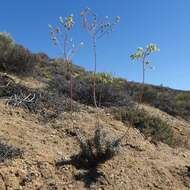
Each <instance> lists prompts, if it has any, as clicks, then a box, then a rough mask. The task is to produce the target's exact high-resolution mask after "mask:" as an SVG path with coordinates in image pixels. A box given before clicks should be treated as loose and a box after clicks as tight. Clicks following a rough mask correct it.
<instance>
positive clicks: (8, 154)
mask: <svg viewBox="0 0 190 190" xmlns="http://www.w3.org/2000/svg"><path fill="white" fill-rule="evenodd" d="M22 154H23V152H22V151H21V150H20V149H18V148H15V147H12V146H9V145H6V144H3V143H0V163H1V162H4V161H5V160H7V159H13V158H16V157H19V156H21V155H22Z"/></svg>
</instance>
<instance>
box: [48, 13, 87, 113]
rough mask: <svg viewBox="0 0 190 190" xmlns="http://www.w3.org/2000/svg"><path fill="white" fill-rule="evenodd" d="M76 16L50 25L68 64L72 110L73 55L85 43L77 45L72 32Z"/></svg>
mask: <svg viewBox="0 0 190 190" xmlns="http://www.w3.org/2000/svg"><path fill="white" fill-rule="evenodd" d="M74 23H75V22H74V16H73V15H72V14H71V15H69V16H68V17H66V18H65V19H63V18H62V17H59V26H58V27H53V26H52V25H50V24H49V25H48V26H49V29H50V34H51V39H52V42H53V44H54V45H57V46H58V47H59V49H60V50H61V52H62V53H63V59H64V62H65V63H66V64H67V71H68V73H69V82H70V110H71V111H72V110H73V68H72V60H71V59H72V57H73V56H74V55H75V54H76V53H77V51H78V50H79V49H80V48H81V47H82V46H83V45H84V43H83V42H80V44H78V45H75V43H74V42H73V40H72V38H71V36H70V33H71V31H72V29H73V27H74Z"/></svg>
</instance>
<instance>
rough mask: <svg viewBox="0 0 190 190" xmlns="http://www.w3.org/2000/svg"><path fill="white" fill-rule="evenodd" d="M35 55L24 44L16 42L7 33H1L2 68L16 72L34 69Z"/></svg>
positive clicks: (0, 63) (0, 67)
mask: <svg viewBox="0 0 190 190" xmlns="http://www.w3.org/2000/svg"><path fill="white" fill-rule="evenodd" d="M34 62H35V56H34V55H33V54H31V52H30V51H29V50H28V49H25V48H24V47H23V46H21V45H18V44H15V43H14V41H13V39H12V38H11V37H10V36H9V35H8V34H5V33H0V70H2V71H5V72H11V73H16V74H26V73H29V72H31V71H32V69H33V66H34Z"/></svg>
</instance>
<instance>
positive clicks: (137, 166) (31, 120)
mask: <svg viewBox="0 0 190 190" xmlns="http://www.w3.org/2000/svg"><path fill="white" fill-rule="evenodd" d="M149 109H152V110H151V113H153V112H154V113H155V114H157V113H156V111H157V110H156V109H153V108H149ZM100 112H101V118H100V120H101V124H102V125H103V126H104V129H105V130H106V132H107V133H108V134H110V135H111V136H116V137H118V136H121V135H122V134H124V133H125V132H127V136H126V138H125V139H124V140H123V145H122V146H123V148H122V150H121V152H120V153H119V155H117V156H116V157H114V158H113V159H112V160H109V161H108V162H106V163H105V164H104V165H101V166H100V167H99V168H98V170H97V171H84V170H82V169H77V168H76V167H75V166H74V165H64V166H62V167H56V162H57V161H59V160H61V159H63V158H64V159H67V158H69V157H70V156H72V155H75V154H77V153H79V150H80V149H79V144H78V142H77V140H76V136H75V134H74V133H73V132H72V131H73V127H75V126H77V127H79V128H81V129H82V130H84V131H85V133H86V134H87V135H89V136H90V135H92V133H93V132H94V129H95V122H96V120H95V118H96V112H95V110H94V109H93V108H91V107H85V106H84V107H82V108H81V110H80V112H78V113H74V121H73V122H71V119H70V116H69V114H68V113H63V114H61V115H60V116H59V118H57V119H55V120H54V121H53V122H50V123H46V124H45V123H42V122H39V120H38V119H37V116H36V115H32V114H31V113H27V112H26V111H24V110H22V109H20V108H12V107H10V106H7V105H5V104H4V102H3V101H1V102H0V137H1V141H3V142H6V143H8V144H9V145H12V146H14V147H17V148H20V149H21V150H23V155H22V156H21V157H17V158H15V159H12V160H6V161H5V162H2V163H0V189H1V190H21V189H23V190H63V189H81V190H82V189H106V190H107V189H110V190H111V189H113V190H115V189H118V190H119V189H121V190H124V189H125V190H149V189H151V190H154V189H155V190H157V189H167V190H168V189H171V190H173V189H176V190H187V189H190V171H189V170H190V159H189V158H190V150H189V149H188V148H183V147H180V148H171V147H169V146H168V145H165V144H162V143H159V144H157V145H155V144H151V143H150V142H149V141H148V140H146V139H145V138H144V137H143V136H142V135H141V134H140V132H139V131H138V130H136V129H134V128H129V127H128V126H126V125H124V124H123V123H121V122H120V121H116V120H114V119H113V117H112V116H111V115H110V114H107V113H105V112H104V110H100ZM159 113H160V112H159ZM168 118H170V117H169V116H168ZM73 125H74V126H73ZM175 125H176V127H180V126H181V125H182V123H181V121H179V120H177V119H176V120H175ZM182 127H183V128H182V129H184V133H186V130H185V129H187V131H188V130H189V129H188V127H189V126H187V125H183V126H182ZM187 135H188V134H187Z"/></svg>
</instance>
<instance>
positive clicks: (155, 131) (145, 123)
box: [112, 107, 174, 146]
mask: <svg viewBox="0 0 190 190" xmlns="http://www.w3.org/2000/svg"><path fill="white" fill-rule="evenodd" d="M112 112H113V114H114V116H115V118H116V119H118V120H121V121H122V122H124V123H129V124H132V125H133V126H134V127H135V128H137V129H139V131H140V132H142V133H143V134H144V135H145V137H151V142H158V141H160V142H163V143H165V144H168V145H171V146H172V145H174V135H173V131H172V129H171V127H170V126H168V124H167V123H166V122H164V121H162V120H161V119H160V118H158V117H153V116H150V115H148V114H147V113H146V112H145V111H143V110H137V109H135V108H126V107H122V108H113V110H112Z"/></svg>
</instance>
